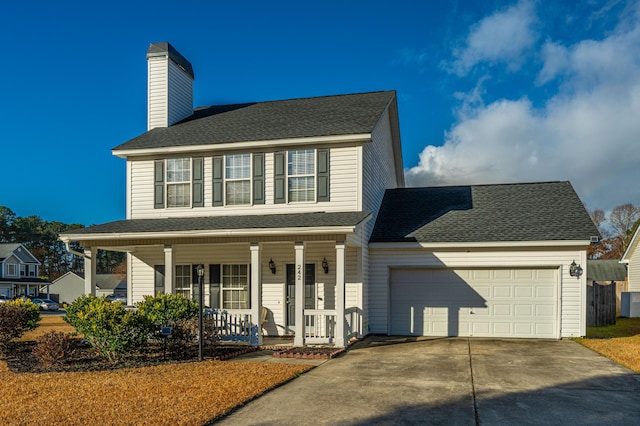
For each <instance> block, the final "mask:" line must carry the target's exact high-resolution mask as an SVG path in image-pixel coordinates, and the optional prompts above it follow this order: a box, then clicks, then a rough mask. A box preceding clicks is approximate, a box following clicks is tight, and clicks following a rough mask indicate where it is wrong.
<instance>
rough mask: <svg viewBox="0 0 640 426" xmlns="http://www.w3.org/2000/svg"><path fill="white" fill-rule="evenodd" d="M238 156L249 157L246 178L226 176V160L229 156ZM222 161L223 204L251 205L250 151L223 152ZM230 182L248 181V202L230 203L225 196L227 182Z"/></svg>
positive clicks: (251, 173)
mask: <svg viewBox="0 0 640 426" xmlns="http://www.w3.org/2000/svg"><path fill="white" fill-rule="evenodd" d="M236 156H237V157H240V156H248V157H249V165H248V173H247V174H248V177H246V178H228V177H227V170H228V163H227V161H228V160H229V158H231V157H236ZM223 157H224V161H223V168H224V171H223V174H222V181H223V189H224V192H223V194H222V196H223V204H224V205H225V206H252V205H253V180H254V179H253V167H254V165H253V155H252V153H249V152H244V153H237V154H225V155H224V156H223ZM230 182H248V183H249V197H248V202H246V203H234V204H230V203H229V201H228V197H227V183H230Z"/></svg>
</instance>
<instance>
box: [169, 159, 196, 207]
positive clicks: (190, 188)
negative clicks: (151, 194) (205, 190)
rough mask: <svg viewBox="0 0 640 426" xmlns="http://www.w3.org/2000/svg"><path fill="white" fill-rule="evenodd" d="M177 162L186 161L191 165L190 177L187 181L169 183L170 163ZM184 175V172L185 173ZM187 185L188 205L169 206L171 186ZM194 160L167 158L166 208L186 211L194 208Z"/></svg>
mask: <svg viewBox="0 0 640 426" xmlns="http://www.w3.org/2000/svg"><path fill="white" fill-rule="evenodd" d="M177 160H182V161H184V160H186V164H188V165H189V177H188V180H186V181H178V182H169V162H170V161H177ZM183 173H184V171H183ZM179 185H186V186H187V188H188V189H187V190H186V196H187V197H189V202H188V204H187V205H180V206H171V205H169V186H179ZM192 191H193V158H191V157H176V158H166V159H165V160H164V193H165V198H166V203H165V208H168V209H185V208H191V207H193V194H192Z"/></svg>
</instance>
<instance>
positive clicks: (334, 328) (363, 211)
mask: <svg viewBox="0 0 640 426" xmlns="http://www.w3.org/2000/svg"><path fill="white" fill-rule="evenodd" d="M147 60H148V66H149V85H148V91H149V92H148V101H149V103H148V113H149V117H148V129H149V130H148V132H146V133H144V134H142V135H140V136H138V137H136V138H134V139H132V140H130V141H128V142H126V143H124V144H122V145H120V146H117V147H116V148H114V149H113V154H114V155H116V156H118V157H121V158H125V159H126V160H127V167H126V168H127V211H126V220H121V221H116V222H111V223H106V224H102V225H96V226H91V227H88V228H83V229H78V230H74V231H70V232H66V233H63V234H62V235H61V239H62V240H63V241H64V242H66V243H67V244H68V243H69V242H71V241H74V242H78V243H79V244H80V245H81V246H82V247H84V257H85V270H86V271H92V272H91V273H89V274H87V276H86V277H85V292H87V293H89V292H91V293H94V292H95V291H96V289H95V286H96V274H95V263H96V251H97V250H98V249H105V250H117V251H124V252H127V253H128V277H129V278H128V282H129V283H130V285H129V286H128V295H127V297H128V301H129V303H133V302H136V301H139V300H141V299H142V297H143V296H144V295H149V294H156V293H158V292H167V293H180V294H184V295H186V296H188V297H195V298H197V297H198V294H197V292H198V291H199V285H198V284H199V279H200V278H199V276H198V274H197V270H198V265H203V266H204V277H203V280H204V300H205V305H206V306H208V307H211V308H214V309H218V310H221V311H223V312H224V314H225V315H228V316H231V317H233V318H235V320H238V319H240V320H239V321H241V322H242V323H243V324H246V323H247V322H248V323H249V324H250V325H252V326H253V328H254V331H255V328H257V325H258V324H260V323H261V319H262V318H263V316H262V312H263V311H262V308H263V307H264V308H266V312H267V313H268V315H267V317H266V324H264V330H265V331H266V334H268V335H294V344H296V345H304V344H308V343H333V344H335V345H336V346H344V345H345V344H346V343H347V342H348V340H349V339H350V338H353V337H360V336H363V335H366V334H369V333H383V334H397V335H438V336H487V337H527V338H530V337H532V338H561V337H570V336H581V335H584V334H585V308H584V305H585V303H584V300H585V287H586V285H585V284H586V282H585V275H582V276H577V277H574V276H571V275H570V273H569V267H570V264H571V263H572V262H574V261H575V262H576V263H577V264H580V265H583V267H585V266H586V248H587V246H588V244H589V242H590V237H591V236H595V235H598V233H597V230H596V228H595V226H594V225H593V223H592V222H591V220H590V218H589V216H588V214H587V213H586V211H585V209H584V207H583V205H582V203H581V202H580V200H579V198H578V196H577V195H576V193H575V191H574V190H573V188H572V187H571V185H570V184H569V183H568V182H549V183H533V184H514V185H481V186H465V187H449V188H406V189H405V188H403V187H404V175H403V172H404V170H403V165H402V152H401V144H400V132H399V125H398V110H397V103H396V94H395V92H394V91H386V92H372V93H360V94H351V95H340V96H325V97H317V98H305V99H291V100H283V101H272V102H257V103H247V104H237V105H223V106H214V107H208V108H200V109H196V110H195V111H193V109H192V82H193V76H194V74H193V70H192V67H191V64H190V63H189V62H188V61H187V60H186V59H185V58H184V57H182V56H181V55H180V54H179V53H178V52H177V51H176V50H175V49H174V48H173V47H172V46H171V45H169V44H168V43H157V44H152V45H151V47H150V48H149V51H148V53H147ZM383 200H384V201H383ZM196 300H197V299H196ZM254 334H255V332H254ZM260 342H261V334H260V333H257V336H256V338H255V340H253V343H257V344H259V343H260Z"/></svg>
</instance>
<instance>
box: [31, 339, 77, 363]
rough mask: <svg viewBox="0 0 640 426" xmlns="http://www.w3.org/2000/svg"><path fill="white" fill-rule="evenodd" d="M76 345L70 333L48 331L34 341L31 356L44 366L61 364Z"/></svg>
mask: <svg viewBox="0 0 640 426" xmlns="http://www.w3.org/2000/svg"><path fill="white" fill-rule="evenodd" d="M75 346H76V343H75V341H74V339H73V336H72V334H71V333H64V332H62V331H55V330H52V331H49V332H47V333H45V334H43V335H42V336H40V337H38V339H37V340H36V347H35V348H33V355H34V356H35V357H36V359H37V360H38V361H40V362H41V363H42V364H43V365H45V366H47V367H48V366H52V365H54V364H59V363H61V362H62V361H63V360H64V359H65V358H67V357H69V356H70V355H71V354H72V353H73V351H74V350H75Z"/></svg>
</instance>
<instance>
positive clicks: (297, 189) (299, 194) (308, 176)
mask: <svg viewBox="0 0 640 426" xmlns="http://www.w3.org/2000/svg"><path fill="white" fill-rule="evenodd" d="M287 176H288V184H287V187H288V199H289V202H290V203H296V202H302V201H315V200H316V196H315V150H313V149H302V150H297V151H289V152H288V155H287Z"/></svg>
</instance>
